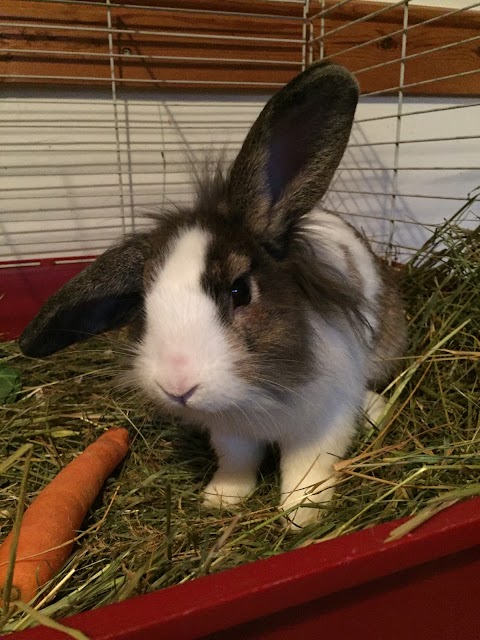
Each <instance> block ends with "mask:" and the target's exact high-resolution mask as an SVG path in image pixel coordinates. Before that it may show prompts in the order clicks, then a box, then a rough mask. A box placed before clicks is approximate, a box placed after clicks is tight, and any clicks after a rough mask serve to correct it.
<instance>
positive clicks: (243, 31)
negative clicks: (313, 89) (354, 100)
mask: <svg viewBox="0 0 480 640" xmlns="http://www.w3.org/2000/svg"><path fill="white" fill-rule="evenodd" d="M134 4H135V3H133V2H125V1H124V0H120V1H117V2H112V8H111V21H112V27H113V29H114V31H113V33H112V38H111V46H112V52H113V54H114V56H115V57H114V60H115V77H116V80H117V81H118V82H119V83H120V84H121V85H123V86H135V87H150V88H154V89H158V88H159V87H164V88H167V87H168V88H172V87H174V88H189V89H191V88H192V87H195V88H198V89H199V90H202V89H221V90H233V91H240V90H243V89H248V90H252V89H259V90H263V91H264V90H274V89H275V88H277V87H280V86H282V85H283V84H284V83H285V82H287V81H288V80H289V79H290V78H291V77H293V76H294V75H295V74H296V73H298V72H299V71H300V70H301V68H302V61H303V52H304V47H303V42H304V21H303V18H302V17H303V5H302V3H298V2H297V3H295V2H292V3H288V2H287V3H283V2H282V3H278V4H275V3H271V2H264V1H250V0H233V1H231V2H229V3H228V4H227V3H222V2H219V1H218V0H217V1H213V0H210V1H208V0H198V1H197V0H180V1H177V2H173V1H172V2H163V1H158V2H154V1H153V0H146V1H142V2H141V5H142V7H141V8H140V7H135V6H132V5H134ZM138 4H140V3H138ZM149 6H150V7H151V8H148V7H149ZM171 6H174V7H175V8H176V10H174V11H167V10H165V11H162V10H160V9H161V8H166V7H171ZM327 6H328V4H327ZM383 6H386V5H381V4H378V3H372V2H363V1H361V0H352V1H351V2H349V3H347V4H345V5H342V6H341V7H340V8H334V9H332V10H331V11H329V12H328V13H327V14H326V15H325V19H324V21H323V24H322V20H321V17H314V16H315V14H316V13H318V11H319V5H318V4H315V3H313V4H312V5H311V10H310V15H311V16H312V21H311V25H312V33H313V36H314V37H317V36H319V34H320V33H321V28H323V29H324V32H325V34H326V35H325V38H324V54H325V55H326V56H327V57H329V58H331V59H333V60H337V61H338V62H341V63H343V64H345V65H346V66H347V67H348V68H350V69H351V70H352V71H354V72H357V73H358V79H359V81H360V84H361V87H362V90H363V92H364V93H370V92H381V91H387V90H389V89H393V88H395V87H397V85H398V82H399V76H400V63H399V58H400V55H401V45H402V32H401V28H402V21H403V7H390V8H389V9H388V11H384V12H383V13H381V14H380V15H378V11H379V9H382V8H383ZM202 11H214V12H215V13H213V14H211V13H203V12H202ZM372 13H376V14H377V15H375V16H374V17H372V18H368V16H369V14H372ZM449 13H451V11H450V12H449V11H446V10H440V9H435V8H427V7H415V8H410V11H409V26H410V29H409V31H408V48H407V60H406V67H405V83H406V84H407V85H415V86H411V87H408V86H407V90H406V92H407V93H410V94H427V95H439V94H441V95H463V96H468V95H480V14H479V13H477V12H471V11H469V12H461V13H456V14H454V15H448V14H449ZM247 14H248V15H247ZM107 17H108V16H107V7H106V5H105V6H104V5H102V4H101V3H98V2H93V1H92V2H90V1H88V0H84V1H82V2H75V3H74V4H64V3H55V2H35V1H33V0H26V1H24V0H2V11H1V16H0V22H1V23H2V24H3V26H1V27H0V82H4V83H7V82H45V83H48V84H50V85H52V84H77V83H84V84H89V85H99V84H107V83H110V82H111V67H110V57H109V51H110V45H109V37H108V29H107V26H108V21H107ZM365 18H366V19H365ZM356 20H357V21H358V20H361V21H360V22H354V21H356ZM427 20H433V21H432V22H430V23H429V24H421V23H423V22H425V21H427ZM329 32H332V33H331V35H329ZM460 41H462V42H461V43H460V44H455V43H458V42H460ZM440 45H442V46H444V45H452V46H451V47H446V48H444V49H442V50H437V51H434V52H429V50H430V49H436V48H437V47H438V46H440ZM312 52H313V56H314V59H316V58H318V57H319V52H320V46H319V42H316V43H315V44H314V45H313V48H312ZM419 54H420V55H419ZM409 56H414V57H411V58H410V57H409ZM376 65H382V66H380V67H377V68H374V69H371V68H370V67H373V66H376ZM443 76H453V77H451V78H448V79H446V80H443V81H436V82H431V83H426V82H425V81H427V80H430V79H434V78H437V77H443ZM418 83H420V84H418Z"/></svg>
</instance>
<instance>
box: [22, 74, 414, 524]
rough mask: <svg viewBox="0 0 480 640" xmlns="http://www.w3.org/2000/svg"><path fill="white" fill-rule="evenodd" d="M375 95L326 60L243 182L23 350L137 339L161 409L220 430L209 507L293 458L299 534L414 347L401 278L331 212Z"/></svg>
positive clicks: (135, 239) (101, 276)
mask: <svg viewBox="0 0 480 640" xmlns="http://www.w3.org/2000/svg"><path fill="white" fill-rule="evenodd" d="M358 95H359V89H358V85H357V83H356V81H355V80H354V78H353V77H352V75H351V74H350V73H349V72H348V71H347V70H346V69H345V68H343V67H342V66H340V65H337V64H332V63H325V62H323V63H316V64H313V65H312V66H310V67H309V68H307V69H306V70H305V71H304V72H302V73H301V74H300V75H298V76H297V77H295V78H294V79H293V80H292V81H291V82H289V83H288V84H287V85H286V86H285V87H284V88H282V89H281V90H280V91H279V92H278V93H276V94H275V95H274V96H273V97H272V98H271V99H270V100H269V101H268V102H267V104H266V106H265V107H264V109H263V110H262V112H261V113H260V115H259V117H258V119H257V120H256V122H255V123H254V124H253V126H252V128H251V130H250V131H249V133H248V135H247V137H246V139H245V141H244V143H243V146H242V147H241V150H240V152H239V154H238V156H237V157H236V159H235V160H234V162H233V164H232V166H231V167H230V168H229V170H228V171H226V172H224V171H222V170H221V169H220V167H218V168H217V169H216V170H215V171H213V172H211V173H210V175H209V176H208V177H206V178H205V179H203V181H201V182H200V183H199V184H198V185H197V190H196V197H195V201H194V203H193V205H192V207H190V208H186V207H184V208H182V207H178V208H176V209H173V210H169V211H166V212H164V213H159V214H158V216H156V220H155V225H154V227H153V228H152V229H149V230H148V231H144V232H139V233H136V234H133V235H131V236H129V237H127V238H125V239H124V240H123V241H122V242H120V243H119V244H117V245H116V246H113V247H112V248H110V249H109V250H107V251H106V252H105V253H104V254H103V255H101V256H100V257H98V258H97V259H96V261H94V262H93V263H92V264H91V265H89V266H88V267H87V268H86V269H84V270H83V271H82V272H81V273H80V274H78V275H77V276H76V277H75V278H73V279H72V280H71V281H70V282H68V283H67V284H66V285H65V286H64V287H63V288H62V289H60V290H59V291H58V292H57V293H55V294H54V295H53V296H52V297H51V298H50V299H49V300H48V301H47V302H46V303H45V305H44V306H43V307H42V308H41V310H40V312H39V313H38V315H37V317H36V318H35V319H34V320H33V321H32V322H31V324H30V325H29V326H28V327H27V329H26V330H25V331H24V333H23V334H22V336H21V338H20V347H21V349H22V351H23V353H24V354H26V355H28V356H32V357H45V356H47V355H49V354H51V353H53V352H55V351H57V350H59V349H61V348H63V347H66V346H67V345H69V344H72V343H74V342H76V341H79V340H83V339H86V338H88V337H89V336H91V335H93V334H100V333H102V332H105V331H108V330H111V329H114V328H118V327H121V326H124V325H127V324H132V326H134V327H135V334H136V338H135V348H134V355H133V359H132V363H131V376H132V380H134V381H135V383H136V384H137V385H140V387H141V389H142V390H143V392H144V393H145V394H146V395H147V396H148V397H149V398H150V399H152V400H153V401H154V402H155V403H156V404H157V405H158V406H159V407H161V408H162V409H163V410H165V411H168V412H170V413H171V414H173V415H176V416H179V417H180V418H182V419H183V420H184V421H185V423H188V424H193V425H198V426H199V427H201V428H203V429H206V430H207V432H208V433H209V436H210V441H211V444H212V447H213V449H214V451H215V453H216V456H217V460H218V468H217V470H216V472H215V474H214V476H213V478H212V479H211V480H210V482H209V483H208V485H207V486H206V488H205V491H204V495H203V501H204V504H205V506H206V507H208V508H214V507H234V506H235V505H238V504H241V503H242V502H243V501H244V500H245V499H246V498H247V497H248V496H249V495H250V494H251V492H252V491H253V490H254V489H255V485H256V480H257V471H258V467H259V465H260V463H261V461H262V458H263V456H264V452H265V448H266V447H267V446H268V445H269V444H272V443H276V445H278V447H279V450H280V476H281V504H280V509H282V511H283V512H284V513H285V514H286V520H287V526H289V527H290V528H292V529H294V530H295V529H301V528H302V527H304V526H306V525H308V524H310V523H312V522H315V521H316V520H317V519H318V518H319V517H320V516H321V512H322V511H323V509H322V508H321V507H322V505H325V504H326V503H328V501H329V500H330V499H331V498H332V495H333V493H334V485H335V483H336V482H337V475H336V473H335V470H334V466H333V465H334V463H335V462H336V461H338V460H339V459H341V458H342V457H344V456H345V454H346V452H347V449H348V447H349V445H350V443H351V441H352V437H353V436H354V434H355V431H356V428H357V425H358V421H359V417H360V416H361V415H362V412H363V411H367V414H369V416H370V417H371V418H372V419H377V418H378V417H379V416H380V415H381V414H382V411H383V409H384V404H383V401H382V398H381V397H380V396H379V395H378V393H377V392H378V390H379V389H381V388H382V385H385V383H386V382H387V381H388V379H389V378H391V376H392V375H393V374H394V373H395V371H396V369H397V368H398V360H399V358H400V357H401V356H402V354H403V352H404V349H405V340H406V326H405V319H404V311H403V308H402V300H401V296H400V293H399V291H398V289H397V285H396V283H395V279H394V278H393V276H392V274H391V273H390V272H389V271H388V268H387V266H386V265H385V264H384V263H383V262H381V261H380V260H379V259H378V258H377V257H376V256H375V255H374V254H373V252H372V250H371V248H370V247H369V245H368V243H367V241H366V240H365V239H364V237H363V236H362V235H360V234H359V233H358V232H357V231H356V230H355V229H354V228H353V227H352V226H350V225H349V224H347V223H346V222H345V221H344V220H342V218H340V217H339V216H338V215H335V214H333V213H329V212H326V211H324V210H322V208H321V207H320V206H319V204H318V202H319V201H320V199H321V198H322V197H323V195H324V194H325V192H326V190H327V188H328V185H329V183H330V181H331V179H332V176H333V174H334V172H335V170H336V169H337V166H338V164H339V162H340V160H341V158H342V156H343V153H344V150H345V147H346V145H347V142H348V139H349V136H350V131H351V127H352V121H353V117H354V114H355V110H356V105H357V101H358Z"/></svg>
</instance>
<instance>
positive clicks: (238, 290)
mask: <svg viewBox="0 0 480 640" xmlns="http://www.w3.org/2000/svg"><path fill="white" fill-rule="evenodd" d="M230 295H231V296H232V302H233V308H234V309H236V308H237V307H243V306H245V305H247V304H250V301H251V299H252V292H251V291H250V283H249V282H248V278H246V277H245V276H242V277H241V278H237V279H236V280H235V282H234V283H233V284H232V286H231V288H230Z"/></svg>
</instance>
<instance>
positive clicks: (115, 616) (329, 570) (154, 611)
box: [14, 499, 480, 640]
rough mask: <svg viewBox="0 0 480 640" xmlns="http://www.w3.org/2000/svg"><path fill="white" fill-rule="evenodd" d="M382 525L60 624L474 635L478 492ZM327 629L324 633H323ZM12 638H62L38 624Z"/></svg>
mask: <svg viewBox="0 0 480 640" xmlns="http://www.w3.org/2000/svg"><path fill="white" fill-rule="evenodd" d="M397 524H398V522H397V523H388V524H385V525H379V526H376V527H372V528H371V529H366V530H364V531H360V532H358V533H353V534H350V535H347V536H344V537H342V538H337V539H335V540H329V541H326V542H323V543H318V544H313V545H311V546H309V547H306V548H304V549H298V550H296V551H291V552H288V553H284V554H282V555H279V556H276V557H273V558H269V559H268V560H261V561H258V562H254V563H251V564H248V565H244V566H242V567H239V568H237V569H231V570H229V571H225V572H223V573H219V574H216V575H213V576H207V577H204V578H198V579H196V580H193V581H192V582H188V583H185V584H182V585H178V586H174V587H169V588H167V589H164V590H162V591H157V592H154V593H150V594H147V595H144V596H139V597H136V598H132V599H130V600H126V601H124V602H120V603H118V604H113V605H109V606H106V607H103V608H100V609H97V610H93V611H89V612H85V613H80V614H78V615H76V616H73V617H71V618H67V619H66V620H64V621H63V622H64V623H65V624H67V625H69V626H72V627H74V628H76V629H80V630H81V631H83V632H84V633H85V634H86V635H87V636H88V637H89V638H91V639H92V640H152V639H154V638H165V639H170V638H171V639H172V640H173V639H174V640H187V639H193V638H204V637H209V638H215V639H218V640H220V639H223V638H225V640H227V639H228V640H241V639H242V640H244V639H247V638H269V639H275V640H280V639H284V638H295V639H297V638H299V639H301V638H320V637H322V638H329V637H334V638H335V639H338V640H343V639H344V638H345V639H346V638H351V637H354V638H355V639H356V640H363V639H365V640H405V638H408V639H409V640H415V639H416V638H418V639H420V638H421V639H422V640H457V639H458V640H473V639H478V638H480V615H479V610H480V608H479V605H480V599H479V596H478V583H479V578H480V545H479V542H480V499H471V500H468V501H466V502H464V503H462V504H459V505H456V506H454V507H451V508H449V509H447V510H445V511H443V512H442V513H440V514H438V515H437V516H435V517H434V518H432V519H431V520H430V521H428V522H427V523H426V524H424V525H423V526H422V527H420V528H419V529H418V530H416V531H415V532H413V533H411V534H408V535H407V536H405V537H403V538H401V539H400V540H398V541H395V542H385V538H386V537H387V535H388V533H389V532H390V531H391V530H392V528H393V527H394V526H397ZM329 634H331V635H329ZM14 637H15V640H17V638H18V640H46V639H47V638H48V640H62V639H63V638H64V637H65V636H64V635H63V634H61V633H58V632H56V631H52V630H47V629H46V628H45V627H37V628H35V629H32V630H29V631H24V632H20V633H18V634H15V636H14Z"/></svg>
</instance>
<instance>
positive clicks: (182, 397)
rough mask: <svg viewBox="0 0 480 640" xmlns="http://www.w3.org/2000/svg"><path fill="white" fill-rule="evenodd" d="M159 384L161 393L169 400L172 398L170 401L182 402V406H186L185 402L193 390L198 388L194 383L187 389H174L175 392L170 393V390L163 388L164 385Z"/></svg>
mask: <svg viewBox="0 0 480 640" xmlns="http://www.w3.org/2000/svg"><path fill="white" fill-rule="evenodd" d="M159 386H160V388H161V389H162V391H163V393H164V394H165V395H166V396H167V397H168V398H169V399H170V400H172V402H176V403H178V404H182V405H183V406H186V404H187V402H188V401H189V400H190V398H191V397H192V396H193V394H194V393H195V391H196V390H197V389H198V384H196V385H195V386H194V387H191V388H190V389H188V390H187V391H182V390H180V391H178V390H177V389H176V390H175V393H171V392H170V391H167V389H165V387H162V386H161V385H159Z"/></svg>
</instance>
